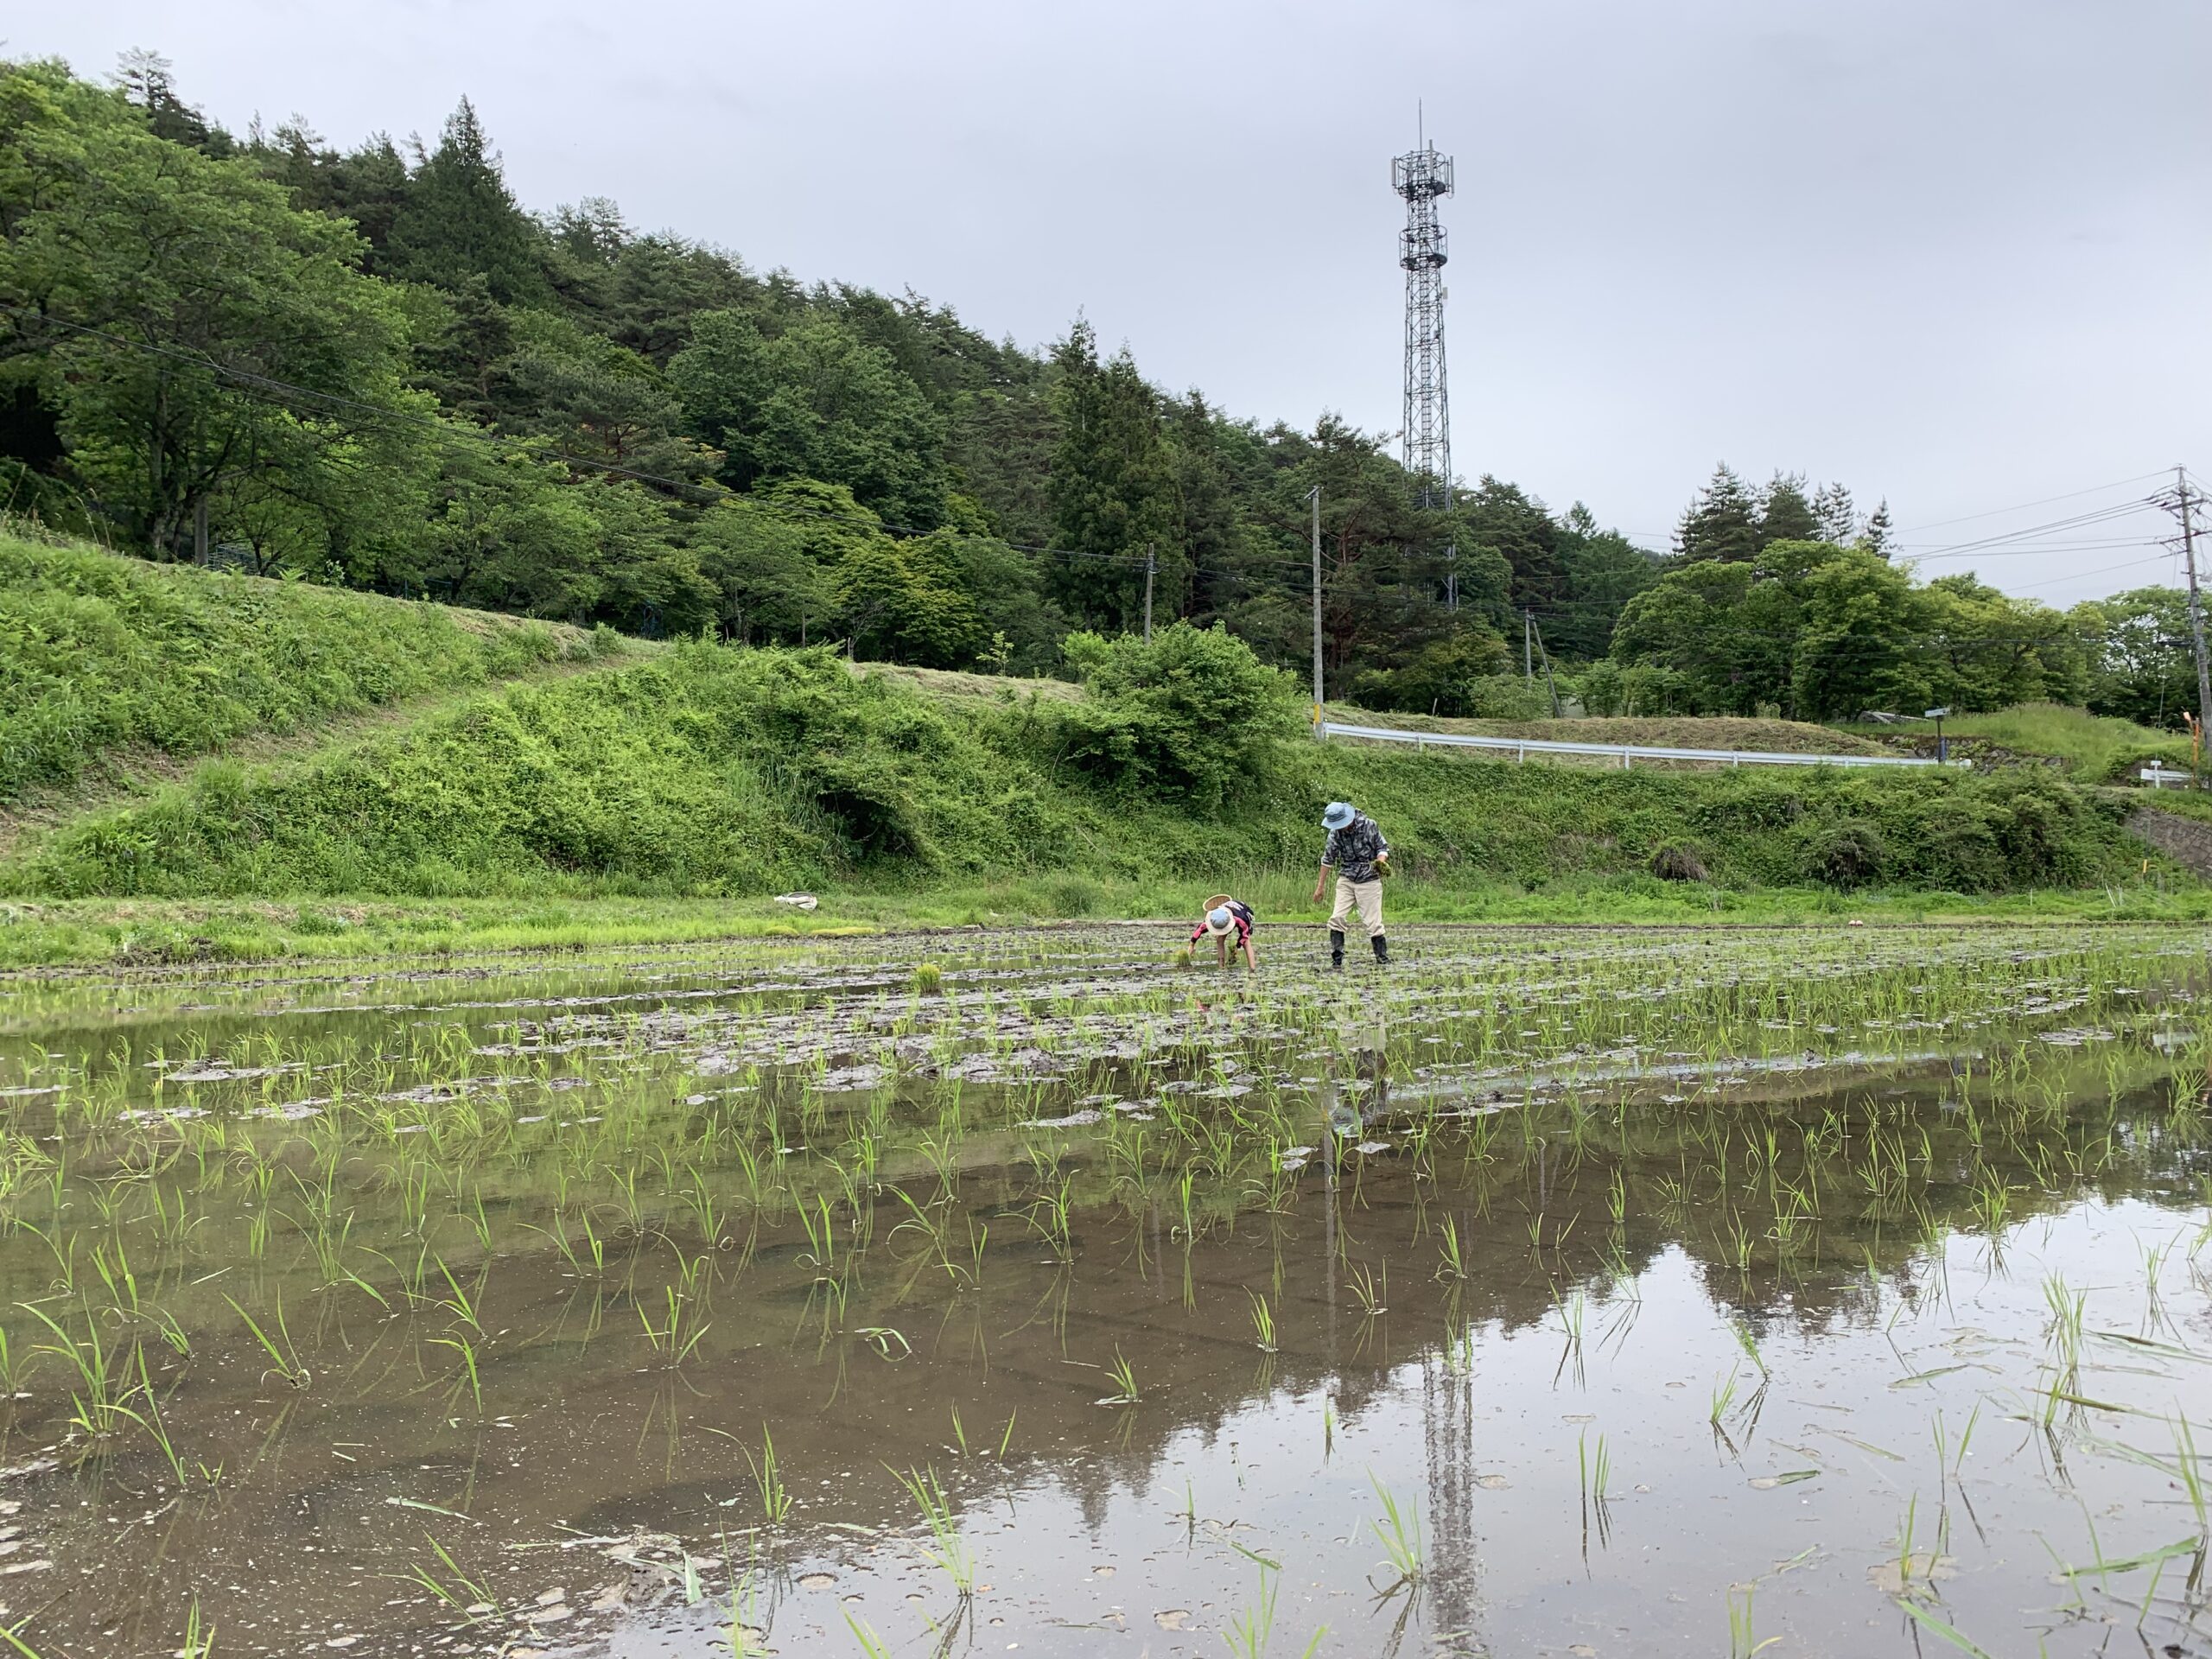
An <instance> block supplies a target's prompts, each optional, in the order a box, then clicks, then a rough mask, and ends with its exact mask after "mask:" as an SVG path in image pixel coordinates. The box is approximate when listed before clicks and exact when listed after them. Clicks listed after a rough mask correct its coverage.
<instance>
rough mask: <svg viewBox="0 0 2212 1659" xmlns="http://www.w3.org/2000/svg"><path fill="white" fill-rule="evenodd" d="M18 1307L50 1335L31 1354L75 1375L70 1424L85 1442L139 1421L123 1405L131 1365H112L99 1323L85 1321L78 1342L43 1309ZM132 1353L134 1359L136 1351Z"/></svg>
mask: <svg viewBox="0 0 2212 1659" xmlns="http://www.w3.org/2000/svg"><path fill="white" fill-rule="evenodd" d="M20 1306H22V1310H23V1312H24V1313H28V1314H29V1315H30V1316H31V1317H32V1318H33V1319H36V1320H38V1321H39V1323H40V1324H41V1325H45V1326H46V1328H47V1330H48V1332H51V1333H52V1335H53V1338H54V1339H53V1341H51V1342H48V1343H41V1344H39V1345H38V1346H37V1347H36V1348H35V1350H34V1352H37V1353H43V1354H52V1355H54V1357H56V1358H58V1359H60V1360H62V1361H63V1362H64V1363H67V1365H68V1367H69V1369H70V1370H71V1371H72V1372H73V1374H74V1375H73V1380H72V1383H71V1384H70V1404H71V1407H72V1410H71V1414H70V1419H69V1421H71V1423H72V1424H73V1425H74V1427H76V1428H77V1430H78V1431H79V1433H82V1434H83V1435H85V1436H86V1439H88V1440H98V1439H99V1438H101V1437H102V1436H104V1435H106V1434H111V1433H114V1432H115V1431H116V1429H117V1428H118V1427H120V1426H121V1420H125V1419H127V1420H129V1421H132V1422H136V1421H139V1419H138V1416H137V1414H136V1413H135V1412H133V1411H131V1410H130V1408H128V1407H126V1406H125V1405H124V1403H123V1402H124V1401H125V1400H127V1399H129V1398H130V1392H131V1391H130V1387H129V1385H128V1383H127V1378H128V1376H129V1370H128V1367H129V1364H130V1362H129V1361H125V1362H124V1363H123V1364H121V1365H118V1364H117V1363H115V1362H114V1360H113V1358H112V1357H111V1354H110V1352H109V1350H108V1348H107V1346H106V1344H104V1343H103V1342H102V1341H101V1340H100V1331H99V1321H98V1320H96V1319H90V1318H88V1319H86V1322H85V1334H84V1336H83V1338H81V1339H80V1338H78V1337H77V1336H76V1335H75V1334H74V1333H73V1332H70V1331H68V1330H67V1329H66V1328H65V1327H64V1326H63V1325H61V1324H60V1322H59V1321H57V1320H56V1319H54V1317H53V1316H52V1315H51V1314H49V1313H47V1311H46V1310H45V1309H44V1308H42V1307H39V1306H35V1305H34V1304H31V1303H29V1302H25V1303H22V1304H20ZM136 1353H137V1351H136V1350H135V1349H134V1350H133V1356H134V1357H135V1356H136Z"/></svg>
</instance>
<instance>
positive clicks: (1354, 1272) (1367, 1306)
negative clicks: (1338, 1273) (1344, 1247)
mask: <svg viewBox="0 0 2212 1659" xmlns="http://www.w3.org/2000/svg"><path fill="white" fill-rule="evenodd" d="M1344 1278H1345V1283H1346V1284H1347V1285H1348V1286H1349V1287H1350V1288H1351V1297H1352V1300H1353V1301H1354V1302H1356V1303H1357V1305H1358V1306H1359V1311H1360V1313H1362V1314H1363V1316H1365V1317H1366V1318H1368V1319H1373V1318H1374V1317H1375V1316H1376V1314H1378V1313H1389V1311H1390V1263H1389V1260H1388V1259H1387V1258H1386V1259H1384V1260H1383V1262H1380V1263H1378V1264H1377V1266H1376V1267H1375V1268H1370V1267H1369V1266H1368V1265H1367V1264H1366V1263H1365V1262H1356V1263H1354V1264H1353V1266H1352V1268H1351V1271H1350V1272H1349V1273H1348V1274H1345V1275H1344Z"/></svg>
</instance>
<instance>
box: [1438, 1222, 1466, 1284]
mask: <svg viewBox="0 0 2212 1659" xmlns="http://www.w3.org/2000/svg"><path fill="white" fill-rule="evenodd" d="M1437 1251H1438V1254H1439V1255H1440V1258H1441V1260H1440V1262H1439V1263H1438V1265H1437V1269H1436V1273H1435V1275H1434V1276H1435V1277H1437V1278H1439V1279H1465V1277H1466V1276H1467V1264H1466V1262H1465V1260H1463V1259H1462V1257H1461V1255H1460V1253H1459V1224H1457V1223H1456V1222H1455V1221H1453V1219H1452V1217H1450V1216H1446V1217H1444V1224H1443V1225H1442V1227H1440V1229H1439V1230H1438V1238H1437Z"/></svg>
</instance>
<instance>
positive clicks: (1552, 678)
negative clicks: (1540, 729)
mask: <svg viewBox="0 0 2212 1659" xmlns="http://www.w3.org/2000/svg"><path fill="white" fill-rule="evenodd" d="M1529 620H1530V621H1531V622H1534V621H1535V617H1534V616H1533V615H1531V616H1530V618H1529ZM1536 655H1537V656H1539V657H1541V658H1543V659H1544V686H1545V689H1546V690H1548V691H1549V692H1550V693H1551V696H1552V718H1553V719H1554V720H1561V719H1564V718H1565V717H1566V710H1565V709H1561V708H1560V701H1559V678H1558V677H1557V676H1556V675H1554V673H1553V672H1552V654H1551V652H1548V651H1547V650H1545V649H1544V631H1543V630H1542V629H1541V628H1538V629H1537V630H1536Z"/></svg>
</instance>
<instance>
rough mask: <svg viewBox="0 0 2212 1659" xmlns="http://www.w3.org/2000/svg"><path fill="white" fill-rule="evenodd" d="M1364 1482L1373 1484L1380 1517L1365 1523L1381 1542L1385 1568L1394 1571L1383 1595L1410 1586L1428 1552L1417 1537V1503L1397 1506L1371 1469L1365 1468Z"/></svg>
mask: <svg viewBox="0 0 2212 1659" xmlns="http://www.w3.org/2000/svg"><path fill="white" fill-rule="evenodd" d="M1367 1483H1368V1484H1369V1485H1370V1486H1372V1487H1374V1489H1375V1497H1376V1501H1377V1502H1378V1503H1381V1504H1382V1505H1383V1515H1382V1518H1381V1519H1380V1520H1376V1521H1371V1522H1369V1525H1370V1526H1371V1527H1373V1528H1374V1529H1375V1536H1376V1541H1377V1542H1379V1543H1380V1544H1381V1545H1382V1546H1383V1554H1384V1556H1385V1557H1386V1558H1387V1560H1388V1564H1389V1568H1390V1570H1391V1572H1392V1573H1395V1575H1396V1576H1395V1578H1393V1579H1392V1580H1390V1582H1389V1584H1387V1585H1385V1586H1383V1593H1384V1594H1386V1595H1387V1594H1389V1593H1390V1592H1393V1591H1395V1590H1398V1589H1402V1588H1405V1589H1410V1588H1412V1587H1413V1586H1415V1585H1417V1584H1419V1583H1420V1582H1421V1579H1422V1577H1423V1575H1424V1574H1425V1573H1427V1561H1428V1553H1427V1546H1426V1545H1425V1544H1424V1543H1423V1541H1422V1539H1421V1510H1420V1507H1419V1505H1417V1504H1414V1503H1407V1504H1405V1505H1403V1506H1401V1505H1400V1503H1398V1500H1397V1498H1396V1497H1395V1496H1393V1495H1392V1493H1391V1491H1390V1489H1389V1487H1387V1486H1385V1485H1384V1484H1383V1483H1382V1482H1381V1481H1380V1480H1378V1479H1376V1476H1375V1471H1373V1470H1371V1469H1370V1470H1369V1471H1368V1472H1367Z"/></svg>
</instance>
